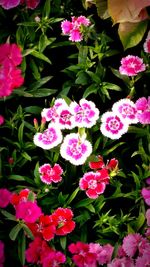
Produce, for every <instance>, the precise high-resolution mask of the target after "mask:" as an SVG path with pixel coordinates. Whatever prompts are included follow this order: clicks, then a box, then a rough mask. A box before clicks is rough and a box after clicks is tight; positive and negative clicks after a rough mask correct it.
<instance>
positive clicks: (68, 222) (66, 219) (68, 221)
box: [52, 208, 75, 235]
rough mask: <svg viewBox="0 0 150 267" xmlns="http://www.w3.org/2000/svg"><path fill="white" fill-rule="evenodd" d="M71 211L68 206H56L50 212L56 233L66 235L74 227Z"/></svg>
mask: <svg viewBox="0 0 150 267" xmlns="http://www.w3.org/2000/svg"><path fill="white" fill-rule="evenodd" d="M72 218H73V212H72V210H71V209H69V208H58V209H57V210H55V211H54V212H53V213H52V220H53V222H54V223H55V225H56V235H67V234H69V233H71V232H72V231H73V230H74V228H75V222H74V221H73V220H72Z"/></svg>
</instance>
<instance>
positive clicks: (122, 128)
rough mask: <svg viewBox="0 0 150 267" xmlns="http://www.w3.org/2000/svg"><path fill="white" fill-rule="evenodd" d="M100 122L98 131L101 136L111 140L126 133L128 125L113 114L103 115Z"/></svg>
mask: <svg viewBox="0 0 150 267" xmlns="http://www.w3.org/2000/svg"><path fill="white" fill-rule="evenodd" d="M101 121H102V124H101V127H100V130H101V132H102V134H103V135H105V136H107V137H109V138H111V139H119V138H120V137H121V136H122V134H124V133H126V132H127V131H128V127H129V124H128V123H126V122H125V121H124V120H123V119H122V118H121V116H120V115H116V113H114V112H106V113H104V114H103V115H102V118H101Z"/></svg>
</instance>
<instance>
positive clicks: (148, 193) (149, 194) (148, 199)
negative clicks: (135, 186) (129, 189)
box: [141, 188, 150, 206]
mask: <svg viewBox="0 0 150 267" xmlns="http://www.w3.org/2000/svg"><path fill="white" fill-rule="evenodd" d="M141 194H142V197H143V198H144V200H145V203H146V204H147V205H149V206H150V189H148V188H142V190H141Z"/></svg>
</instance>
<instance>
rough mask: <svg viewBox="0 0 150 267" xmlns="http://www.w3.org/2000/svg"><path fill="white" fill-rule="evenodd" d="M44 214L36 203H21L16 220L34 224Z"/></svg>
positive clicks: (17, 209) (18, 206)
mask: <svg viewBox="0 0 150 267" xmlns="http://www.w3.org/2000/svg"><path fill="white" fill-rule="evenodd" d="M41 214H42V211H41V208H40V207H38V205H37V204H36V203H35V202H31V201H26V202H20V203H19V204H18V205H17V206H16V218H17V219H22V220H24V221H25V222H27V223H34V222H35V221H36V220H37V219H38V218H39V217H40V216H41Z"/></svg>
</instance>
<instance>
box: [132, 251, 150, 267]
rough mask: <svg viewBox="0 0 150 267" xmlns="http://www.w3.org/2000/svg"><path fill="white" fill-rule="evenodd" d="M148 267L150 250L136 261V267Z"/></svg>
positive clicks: (149, 264)
mask: <svg viewBox="0 0 150 267" xmlns="http://www.w3.org/2000/svg"><path fill="white" fill-rule="evenodd" d="M142 266H143V267H148V266H150V250H149V251H145V253H144V254H143V255H142V256H141V257H138V258H137V259H136V264H135V267H142Z"/></svg>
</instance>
